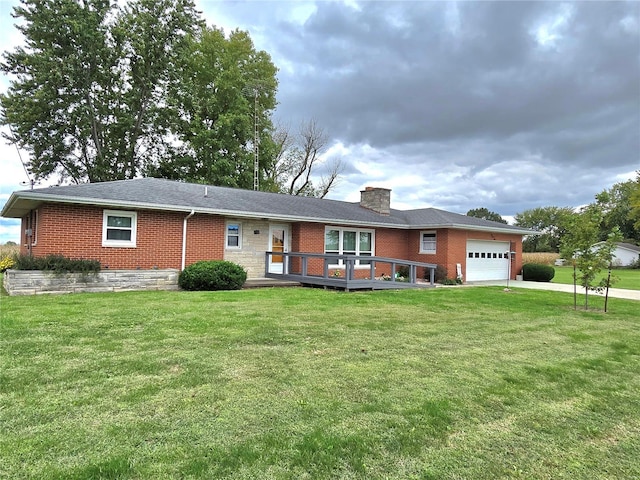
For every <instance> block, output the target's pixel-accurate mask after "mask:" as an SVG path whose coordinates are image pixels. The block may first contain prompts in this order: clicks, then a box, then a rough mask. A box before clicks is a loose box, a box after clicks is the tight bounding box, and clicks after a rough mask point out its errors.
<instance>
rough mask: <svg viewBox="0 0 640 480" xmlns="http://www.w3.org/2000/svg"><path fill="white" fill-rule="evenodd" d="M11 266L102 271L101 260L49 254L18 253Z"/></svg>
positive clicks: (65, 271)
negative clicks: (43, 255)
mask: <svg viewBox="0 0 640 480" xmlns="http://www.w3.org/2000/svg"><path fill="white" fill-rule="evenodd" d="M11 268H14V269H16V270H44V271H52V272H55V273H92V272H99V271H100V262H99V261H97V260H88V259H84V258H67V257H65V256H63V255H47V256H45V257H33V256H31V255H17V256H16V257H15V262H14V264H13V266H12V267H11Z"/></svg>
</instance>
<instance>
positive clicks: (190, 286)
mask: <svg viewBox="0 0 640 480" xmlns="http://www.w3.org/2000/svg"><path fill="white" fill-rule="evenodd" d="M246 280H247V272H245V271H244V269H243V268H242V267H241V266H240V265H236V264H235V263H231V262H226V261H223V260H211V261H208V260H205V261H201V262H196V263H192V264H191V265H189V266H188V267H186V268H185V269H184V270H183V271H182V272H180V275H179V276H178V285H179V286H180V288H182V289H183V290H239V289H240V288H242V285H244V282H245V281H246Z"/></svg>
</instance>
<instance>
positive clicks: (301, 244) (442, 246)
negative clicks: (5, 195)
mask: <svg viewBox="0 0 640 480" xmlns="http://www.w3.org/2000/svg"><path fill="white" fill-rule="evenodd" d="M390 197H391V191H390V190H389V189H385V188H372V187H367V188H366V189H364V190H363V191H361V199H360V202H344V201H336V200H327V199H319V198H311V197H299V196H290V195H283V194H278V193H267V192H260V191H252V190H241V189H235V188H225V187H214V186H206V185H199V184H192V183H183V182H176V181H171V180H163V179H157V178H139V179H132V180H121V181H113V182H104V183H87V184H79V185H69V186H59V187H48V188H39V189H33V190H22V191H16V192H13V193H12V194H11V196H10V197H9V199H8V201H7V203H6V205H5V206H4V208H3V209H2V216H3V217H9V218H20V219H22V230H21V231H22V233H21V252H22V253H24V254H32V255H35V256H43V255H48V254H60V255H64V256H67V257H70V258H87V259H96V260H98V261H99V262H100V263H101V265H102V268H103V269H166V268H174V269H184V267H185V266H186V265H189V264H191V263H194V262H196V261H199V260H229V261H231V262H235V263H238V264H240V265H242V266H243V267H244V268H245V269H246V271H247V274H248V278H250V279H251V278H262V277H264V276H265V275H266V274H269V273H270V272H276V273H280V272H282V269H283V255H277V253H279V252H302V253H313V254H338V255H356V256H358V257H356V258H358V259H359V260H358V261H356V262H355V267H354V268H355V271H356V274H357V273H358V271H359V270H360V271H361V272H363V273H362V275H365V274H368V272H369V270H370V266H369V265H368V262H367V261H366V260H364V259H363V258H362V257H366V256H377V257H388V258H394V259H404V260H408V261H414V262H424V263H429V264H437V265H442V266H443V267H445V268H446V271H447V275H448V277H450V278H456V277H457V276H461V277H462V279H463V280H464V281H465V282H469V281H478V280H500V279H507V278H509V277H510V278H515V275H516V273H519V272H520V270H521V268H522V237H523V235H526V234H530V233H532V232H531V231H530V230H527V229H523V228H519V227H514V226H511V225H505V224H502V223H498V222H492V221H488V220H483V219H479V218H475V217H468V216H466V215H460V214H456V213H451V212H447V211H443V210H438V209H435V208H421V209H415V210H396V209H392V208H391V206H390ZM265 252H275V253H276V254H273V255H265ZM332 268H335V270H338V273H337V275H339V274H340V273H339V270H340V268H344V264H343V263H342V260H340V261H336V264H335V265H333V266H332ZM383 273H384V272H375V274H376V275H380V274H383Z"/></svg>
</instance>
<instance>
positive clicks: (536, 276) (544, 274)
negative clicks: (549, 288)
mask: <svg viewBox="0 0 640 480" xmlns="http://www.w3.org/2000/svg"><path fill="white" fill-rule="evenodd" d="M555 274H556V271H555V269H554V268H553V267H552V266H550V265H542V264H540V263H525V264H524V265H523V266H522V279H523V280H528V281H532V282H550V281H551V279H552V278H553V277H554V275H555Z"/></svg>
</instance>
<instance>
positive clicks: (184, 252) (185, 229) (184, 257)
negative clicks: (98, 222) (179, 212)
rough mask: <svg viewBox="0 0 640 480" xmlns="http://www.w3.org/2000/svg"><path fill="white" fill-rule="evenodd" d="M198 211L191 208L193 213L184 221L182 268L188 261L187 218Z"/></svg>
mask: <svg viewBox="0 0 640 480" xmlns="http://www.w3.org/2000/svg"><path fill="white" fill-rule="evenodd" d="M195 213H196V211H195V210H191V213H190V214H189V215H187V216H186V217H184V220H183V221H182V266H181V267H180V270H184V267H185V263H186V261H187V220H189V219H190V218H191V217H193V216H194V215H195Z"/></svg>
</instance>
